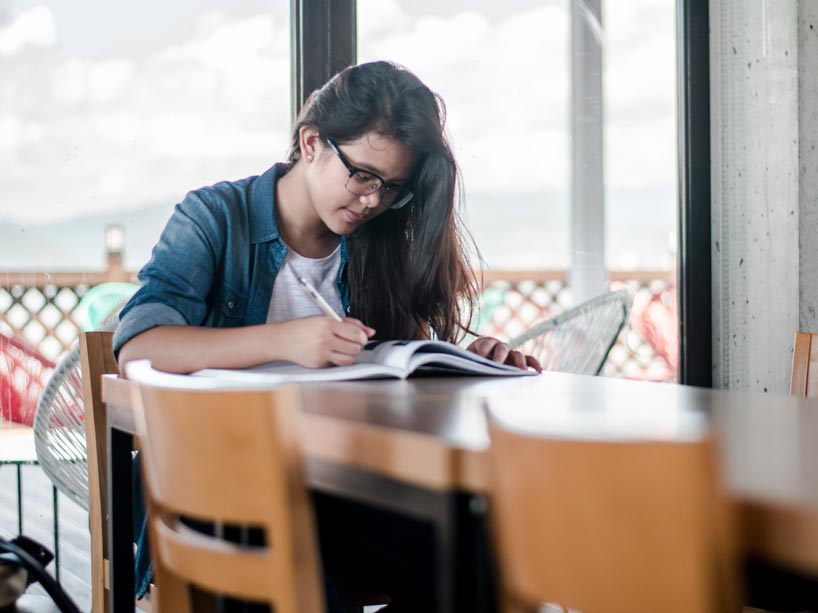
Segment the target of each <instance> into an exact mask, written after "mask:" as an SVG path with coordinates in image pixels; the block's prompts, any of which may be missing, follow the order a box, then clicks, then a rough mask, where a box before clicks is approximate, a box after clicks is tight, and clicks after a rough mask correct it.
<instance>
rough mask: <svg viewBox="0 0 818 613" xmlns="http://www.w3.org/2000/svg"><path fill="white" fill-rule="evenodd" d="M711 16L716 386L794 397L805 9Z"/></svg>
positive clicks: (778, 3) (725, 5)
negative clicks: (801, 57)
mask: <svg viewBox="0 0 818 613" xmlns="http://www.w3.org/2000/svg"><path fill="white" fill-rule="evenodd" d="M801 4H805V3H801ZM806 4H809V3H806ZM710 12H711V14H710V24H711V39H710V46H711V47H710V48H711V129H712V165H713V167H712V177H713V190H712V193H713V202H712V222H713V233H712V238H713V244H712V255H713V259H712V261H713V270H712V272H713V310H714V312H713V337H714V347H713V364H714V377H713V381H714V385H715V386H716V387H724V388H732V389H752V390H759V391H762V390H763V391H770V392H773V391H775V392H786V391H788V389H789V377H790V360H791V355H792V339H793V335H794V332H795V331H796V329H797V328H798V326H799V311H800V306H799V259H800V257H801V252H800V251H799V221H801V222H802V226H801V236H802V237H803V233H804V231H805V230H804V225H803V222H804V221H806V220H805V219H802V213H801V209H800V207H799V179H800V178H799V143H800V142H802V138H803V137H804V135H805V126H804V125H802V123H801V119H800V117H799V97H801V99H803V97H802V96H800V94H799V74H800V76H801V77H803V76H805V75H804V69H803V68H800V62H799V50H800V46H801V45H799V2H798V0H761V1H756V2H747V1H746V0H714V1H713V2H711V8H710ZM804 12H813V11H806V10H804ZM809 65H810V66H812V67H813V71H814V70H815V69H816V64H815V62H814V61H810V62H809ZM810 79H813V80H814V77H813V76H812V75H811V76H810ZM813 129H814V126H813ZM812 223H813V226H812V228H813V232H814V231H815V229H816V228H815V225H814V221H813V222H812ZM813 287H815V285H813Z"/></svg>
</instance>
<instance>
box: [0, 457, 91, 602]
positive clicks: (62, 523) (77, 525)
mask: <svg viewBox="0 0 818 613" xmlns="http://www.w3.org/2000/svg"><path fill="white" fill-rule="evenodd" d="M21 474H22V477H23V481H22V482H23V533H24V534H25V535H27V536H30V537H31V538H34V539H36V540H37V541H39V542H41V543H42V544H43V545H45V546H46V547H48V548H49V549H50V550H52V551H53V550H54V520H53V517H54V514H53V497H52V488H51V482H50V481H49V479H48V477H47V476H46V475H45V473H43V471H42V469H40V467H39V466H22V467H21ZM58 508H59V541H60V583H61V584H62V586H63V588H64V589H65V590H66V591H67V592H68V594H69V595H70V596H71V597H72V598H73V599H74V602H76V603H77V606H78V607H79V608H80V610H82V611H90V610H91V560H90V556H89V551H90V541H89V536H88V513H87V512H86V511H84V510H83V509H82V508H81V507H79V506H77V504H75V503H74V502H73V501H72V500H70V499H69V498H67V497H66V496H63V495H62V494H60V495H59V497H58ZM0 535H1V536H3V537H6V538H11V537H14V536H16V535H17V467H16V466H14V465H11V464H0ZM48 570H50V571H51V574H52V575H54V574H55V564H54V562H52V563H51V564H50V565H49V566H48ZM30 591H31V592H33V593H42V594H44V593H45V592H44V591H43V590H42V588H40V587H39V586H35V587H33V588H31V590H30Z"/></svg>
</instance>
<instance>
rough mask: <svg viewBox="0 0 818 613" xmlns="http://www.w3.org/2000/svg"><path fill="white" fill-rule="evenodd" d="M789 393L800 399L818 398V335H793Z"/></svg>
mask: <svg viewBox="0 0 818 613" xmlns="http://www.w3.org/2000/svg"><path fill="white" fill-rule="evenodd" d="M790 393H791V394H792V395H793V396H801V397H802V398H818V334H810V333H809V332H797V333H796V334H795V348H794V349H793V352H792V378H791V380H790Z"/></svg>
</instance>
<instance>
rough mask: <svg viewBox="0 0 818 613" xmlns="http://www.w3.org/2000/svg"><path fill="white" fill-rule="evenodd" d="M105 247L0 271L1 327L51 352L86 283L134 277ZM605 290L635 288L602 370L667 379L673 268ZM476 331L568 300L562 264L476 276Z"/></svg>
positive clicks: (66, 343) (528, 321)
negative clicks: (85, 268)
mask: <svg viewBox="0 0 818 613" xmlns="http://www.w3.org/2000/svg"><path fill="white" fill-rule="evenodd" d="M135 276H136V275H135V273H133V272H129V271H125V270H123V269H122V267H121V260H120V259H119V257H118V254H109V257H108V267H107V269H106V270H104V271H101V272H58V273H46V272H7V273H0V333H3V334H6V335H12V336H22V337H23V338H25V339H26V340H28V341H29V342H30V343H32V344H34V345H35V346H37V348H38V349H39V351H40V352H41V353H42V354H43V355H45V356H47V357H48V358H51V359H55V360H56V359H57V358H59V357H60V356H61V355H62V353H64V352H65V351H66V350H67V349H68V348H69V347H71V345H72V344H73V343H74V342H75V341H76V339H77V336H78V335H79V332H80V331H81V329H82V322H81V321H79V320H78V319H79V318H78V311H77V306H78V305H79V302H80V300H81V299H82V296H83V295H84V294H85V292H87V291H88V290H89V289H90V288H91V287H93V286H95V285H97V284H99V283H103V282H106V281H135ZM609 278H610V287H611V289H620V288H623V287H628V288H630V289H631V291H633V292H634V305H633V308H632V310H631V317H630V322H629V325H628V326H626V327H625V328H624V329H623V331H622V334H621V335H620V337H619V339H618V341H617V343H616V345H615V346H614V348H613V349H612V350H611V353H610V356H609V358H608V361H607V363H606V365H605V368H604V370H603V374H605V375H609V376H625V377H629V378H639V379H651V380H658V381H672V380H675V377H676V354H677V347H678V342H677V318H676V286H675V273H674V271H672V270H652V271H646V270H640V271H622V270H614V271H609ZM482 282H483V288H482V290H483V291H482V292H481V300H480V305H479V306H480V309H479V318H478V319H477V320H476V323H477V330H478V332H479V333H481V334H487V335H492V336H497V337H499V338H503V339H507V338H510V337H513V336H515V335H517V334H519V333H521V332H522V331H523V330H525V329H526V328H528V327H529V326H530V325H532V324H533V323H535V322H537V321H540V320H542V319H545V318H546V317H550V316H552V315H555V314H557V313H559V312H560V311H562V310H564V309H566V308H567V307H569V306H571V305H572V296H571V290H570V287H569V285H568V283H567V273H566V271H565V270H492V271H486V272H484V274H483V278H482Z"/></svg>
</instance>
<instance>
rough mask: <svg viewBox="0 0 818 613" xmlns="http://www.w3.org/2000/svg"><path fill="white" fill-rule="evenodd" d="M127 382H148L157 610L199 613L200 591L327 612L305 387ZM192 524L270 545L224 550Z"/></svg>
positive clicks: (147, 462)
mask: <svg viewBox="0 0 818 613" xmlns="http://www.w3.org/2000/svg"><path fill="white" fill-rule="evenodd" d="M137 364H138V363H137ZM154 372H155V371H154ZM128 375H129V378H131V379H132V380H134V381H135V382H136V383H138V384H139V386H138V388H135V389H134V406H135V407H136V423H137V430H138V432H139V436H140V440H141V449H142V453H143V454H144V456H143V461H144V477H145V482H146V483H145V485H146V490H147V494H148V525H149V531H150V541H151V553H152V555H153V564H154V572H155V577H156V581H157V585H158V586H159V590H158V598H157V600H158V607H159V610H161V611H173V612H174V613H188V612H190V611H192V604H191V597H190V590H189V588H190V587H191V586H195V587H197V588H199V589H202V590H205V591H206V592H210V593H214V594H223V595H226V596H230V597H233V598H240V599H247V600H252V601H260V602H266V603H268V604H269V605H271V607H272V608H273V609H274V610H275V611H276V613H296V612H298V613H313V612H318V611H323V610H324V608H325V607H324V591H323V587H322V585H323V584H322V582H321V580H320V575H319V572H320V569H319V563H318V549H317V545H316V536H315V535H316V530H315V525H314V519H313V512H312V506H311V501H310V498H309V496H308V493H307V489H306V485H305V480H304V479H305V477H304V462H303V457H302V454H301V449H300V446H299V445H300V443H299V441H300V435H299V431H298V429H299V425H298V411H299V405H300V401H299V395H298V391H297V388H294V387H289V386H287V387H280V388H277V389H275V390H267V391H258V390H257V391H224V390H210V391H202V390H184V389H169V388H165V387H155V386H153V385H150V384H148V381H150V376H145V375H144V374H142V375H140V371H139V370H138V368H133V369H131V368H130V367H129V369H128ZM237 409H240V410H241V414H242V419H235V412H236V410H237ZM183 516H184V517H189V518H195V519H196V520H199V521H204V522H209V523H213V524H224V525H236V526H255V527H258V528H261V529H262V530H263V532H264V541H263V544H262V545H240V544H236V543H232V542H227V541H224V540H222V539H218V538H216V537H213V536H209V535H207V534H204V533H202V532H198V531H196V530H194V529H192V528H191V527H189V526H188V525H187V524H186V523H185V522H183V521H182V520H181V518H182V517H183Z"/></svg>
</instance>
